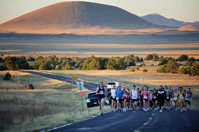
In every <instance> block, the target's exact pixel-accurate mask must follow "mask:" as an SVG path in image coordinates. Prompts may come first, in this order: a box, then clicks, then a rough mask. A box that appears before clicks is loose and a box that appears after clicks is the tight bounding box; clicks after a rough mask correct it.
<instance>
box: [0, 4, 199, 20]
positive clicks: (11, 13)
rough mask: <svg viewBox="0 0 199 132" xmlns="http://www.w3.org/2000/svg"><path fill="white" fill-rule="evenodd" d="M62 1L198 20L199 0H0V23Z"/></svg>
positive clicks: (178, 18) (142, 14)
mask: <svg viewBox="0 0 199 132" xmlns="http://www.w3.org/2000/svg"><path fill="white" fill-rule="evenodd" d="M64 1H87V2H95V3H101V4H108V5H112V6H117V7H120V8H122V9H124V10H126V11H128V12H131V13H133V14H135V15H137V16H144V15H148V14H152V13H158V14H160V15H162V16H164V17H167V18H174V19H176V20H180V21H185V22H194V21H199V0H0V24H1V23H4V22H6V21H9V20H11V19H13V18H16V17H18V16H21V15H23V14H26V13H28V12H31V11H34V10H36V9H39V8H42V7H45V6H48V5H51V4H55V3H59V2H64Z"/></svg>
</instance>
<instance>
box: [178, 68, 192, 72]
mask: <svg viewBox="0 0 199 132" xmlns="http://www.w3.org/2000/svg"><path fill="white" fill-rule="evenodd" d="M178 72H179V73H181V74H189V73H190V72H189V69H188V68H187V67H181V68H179V70H178Z"/></svg>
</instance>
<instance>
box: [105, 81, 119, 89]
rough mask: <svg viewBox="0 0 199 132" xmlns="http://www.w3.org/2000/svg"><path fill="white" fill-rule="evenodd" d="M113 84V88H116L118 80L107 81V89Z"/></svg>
mask: <svg viewBox="0 0 199 132" xmlns="http://www.w3.org/2000/svg"><path fill="white" fill-rule="evenodd" d="M113 85H115V88H117V87H118V86H119V82H115V81H110V82H108V84H107V89H111V88H113Z"/></svg>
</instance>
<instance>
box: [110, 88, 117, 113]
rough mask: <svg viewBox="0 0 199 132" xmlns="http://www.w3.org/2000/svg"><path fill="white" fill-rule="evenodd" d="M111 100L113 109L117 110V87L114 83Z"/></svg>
mask: <svg viewBox="0 0 199 132" xmlns="http://www.w3.org/2000/svg"><path fill="white" fill-rule="evenodd" d="M111 101H112V104H111V105H112V109H111V111H114V112H115V107H116V105H115V103H116V89H115V85H113V88H112V89H111Z"/></svg>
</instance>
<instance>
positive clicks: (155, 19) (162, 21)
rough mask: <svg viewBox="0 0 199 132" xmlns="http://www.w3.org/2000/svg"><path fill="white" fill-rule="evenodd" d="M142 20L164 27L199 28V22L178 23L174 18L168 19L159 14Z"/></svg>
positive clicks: (143, 17) (150, 15) (147, 16)
mask: <svg viewBox="0 0 199 132" xmlns="http://www.w3.org/2000/svg"><path fill="white" fill-rule="evenodd" d="M141 18H142V19H144V20H146V21H148V22H151V23H154V24H157V25H164V26H169V27H183V26H188V25H193V26H199V22H184V21H178V20H175V19H172V18H171V19H169V18H166V17H164V16H162V15H159V14H157V13H154V14H149V15H146V16H142V17H141Z"/></svg>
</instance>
